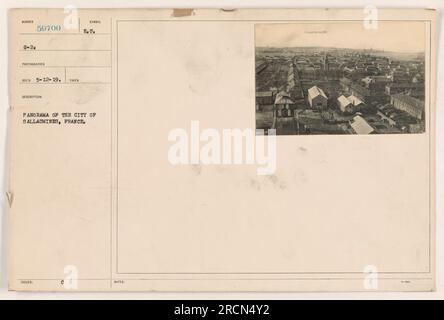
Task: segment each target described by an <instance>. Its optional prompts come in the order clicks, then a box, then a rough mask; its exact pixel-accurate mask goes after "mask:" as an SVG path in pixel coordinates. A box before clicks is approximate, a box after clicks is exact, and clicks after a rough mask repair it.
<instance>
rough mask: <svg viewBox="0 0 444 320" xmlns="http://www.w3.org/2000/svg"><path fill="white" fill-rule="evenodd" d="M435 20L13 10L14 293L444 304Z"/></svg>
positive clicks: (323, 13) (414, 13) (415, 13)
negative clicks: (425, 296) (413, 296)
mask: <svg viewBox="0 0 444 320" xmlns="http://www.w3.org/2000/svg"><path fill="white" fill-rule="evenodd" d="M435 16H436V15H435V11H433V10H408V9H396V10H394V9H390V10H389V9H384V10H382V9H380V10H377V9H375V8H373V9H372V10H361V9H353V10H351V9H335V10H321V9H317V10H311V9H305V10H302V9H298V10H295V9H294V10H267V9H263V10H251V9H248V10H234V11H223V10H179V11H177V10H172V9H171V10H169V9H162V10H145V9H131V10H129V9H128V10H123V9H122V10H120V9H119V10H114V9H109V10H105V9H88V10H86V9H81V10H75V9H65V10H63V9H14V10H11V11H10V12H9V36H10V43H9V53H10V55H9V59H10V60H9V61H10V64H9V66H10V79H9V80H10V128H11V132H10V136H11V139H10V168H9V169H10V182H9V192H8V194H7V196H8V200H9V207H10V208H9V209H10V210H9V215H10V226H9V227H10V230H9V231H10V248H9V249H10V250H9V253H10V266H9V286H10V289H11V290H20V291H42V290H50V291H90V290H95V291H97V290H99V291H126V290H131V291H134V290H136V291H143V290H156V291H159V290H160V291H351V290H353V291H367V290H368V291H372V290H373V291H374V290H381V291H429V290H433V289H434V261H435V258H434V257H435V255H434V250H435V245H434V243H435V242H434V228H435V211H434V190H435V188H434V148H435V147H434V143H435V128H434V119H435V111H434V110H435V107H434V102H435V49H436V44H437V43H436V33H435V32H436V29H435V20H436V18H435Z"/></svg>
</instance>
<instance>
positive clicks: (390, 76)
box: [256, 47, 425, 135]
mask: <svg viewBox="0 0 444 320" xmlns="http://www.w3.org/2000/svg"><path fill="white" fill-rule="evenodd" d="M424 72H425V65H424V54H423V53H395V52H384V51H377V50H371V49H362V50H359V49H347V48H321V47H311V48H291V47H290V48H273V47H256V128H257V129H264V130H265V132H266V133H267V132H268V129H275V130H276V134H278V135H308V134H384V133H385V134H402V133H422V132H424V131H425V119H424V117H425V107H424V93H425V92H424V91H425V84H424V83H425V81H424V76H425V75H424Z"/></svg>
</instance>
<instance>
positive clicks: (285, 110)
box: [274, 91, 295, 118]
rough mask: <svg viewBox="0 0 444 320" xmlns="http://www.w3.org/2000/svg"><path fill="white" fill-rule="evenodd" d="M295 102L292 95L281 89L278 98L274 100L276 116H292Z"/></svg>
mask: <svg viewBox="0 0 444 320" xmlns="http://www.w3.org/2000/svg"><path fill="white" fill-rule="evenodd" d="M294 107H295V105H294V102H293V100H291V97H290V95H289V94H288V93H287V92H285V91H281V92H279V93H278V94H277V95H276V100H275V101H274V116H275V117H277V118H280V117H292V116H293V115H294Z"/></svg>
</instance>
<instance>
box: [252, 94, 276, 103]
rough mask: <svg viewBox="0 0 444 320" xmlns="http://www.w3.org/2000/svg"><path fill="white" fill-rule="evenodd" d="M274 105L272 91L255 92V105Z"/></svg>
mask: <svg viewBox="0 0 444 320" xmlns="http://www.w3.org/2000/svg"><path fill="white" fill-rule="evenodd" d="M273 103H274V94H273V91H259V92H256V105H258V106H263V105H272V104H273Z"/></svg>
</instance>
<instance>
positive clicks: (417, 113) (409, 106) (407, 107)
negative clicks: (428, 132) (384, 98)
mask: <svg viewBox="0 0 444 320" xmlns="http://www.w3.org/2000/svg"><path fill="white" fill-rule="evenodd" d="M390 103H391V104H392V105H393V106H394V107H395V108H396V109H398V110H402V111H405V112H407V113H408V114H410V115H411V116H412V117H415V118H417V119H419V120H423V119H424V110H425V106H424V102H423V101H421V100H418V99H416V98H413V97H411V96H408V95H406V94H401V93H400V94H395V95H392V96H391V99H390Z"/></svg>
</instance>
